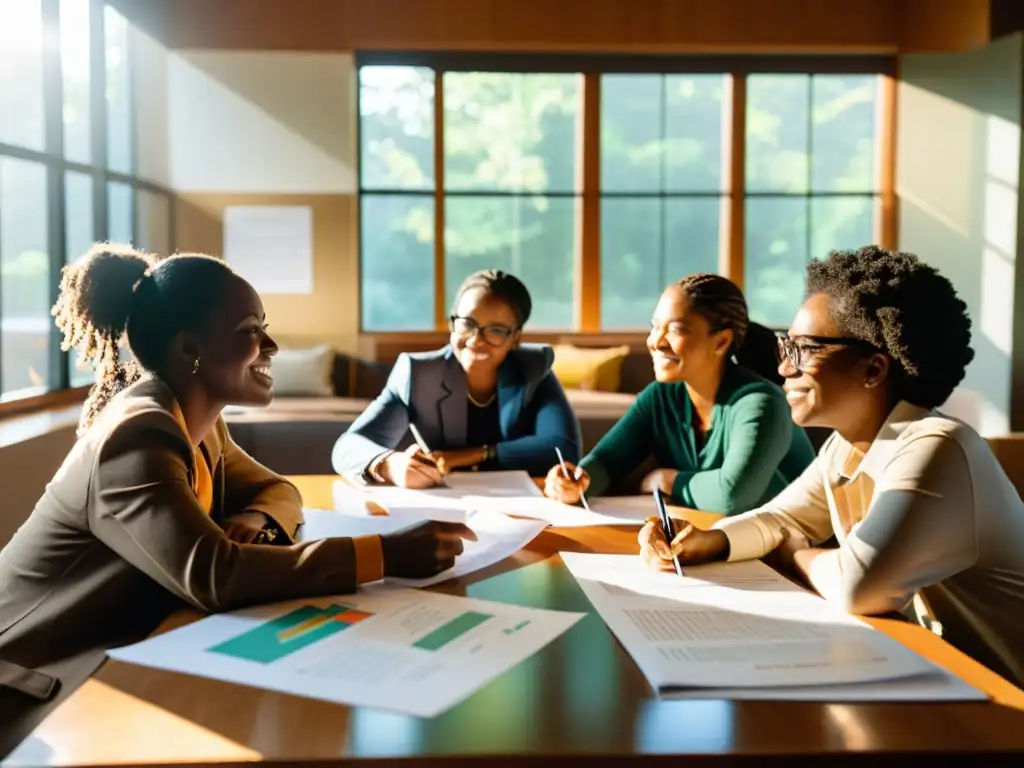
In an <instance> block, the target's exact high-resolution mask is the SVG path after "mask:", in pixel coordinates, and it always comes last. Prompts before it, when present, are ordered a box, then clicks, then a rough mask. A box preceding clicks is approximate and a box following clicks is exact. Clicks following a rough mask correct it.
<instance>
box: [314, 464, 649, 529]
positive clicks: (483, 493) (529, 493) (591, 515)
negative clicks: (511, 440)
mask: <svg viewBox="0 0 1024 768" xmlns="http://www.w3.org/2000/svg"><path fill="white" fill-rule="evenodd" d="M445 480H446V482H447V483H448V487H447V488H430V489H426V490H410V489H408V488H397V487H394V486H368V487H366V488H358V489H357V488H354V487H352V486H351V485H349V484H347V483H344V482H342V481H338V482H337V483H335V487H334V502H335V506H336V507H337V508H338V509H339V510H341V511H354V512H355V513H356V514H372V512H373V505H379V506H380V507H382V508H384V509H386V510H387V512H388V514H390V515H404V516H406V517H409V518H416V519H420V520H447V521H454V522H464V521H465V520H466V519H467V515H469V514H470V513H472V512H475V511H480V510H487V511H491V512H500V513H502V514H506V515H511V516H515V517H524V518H530V519H534V520H543V521H544V522H546V523H547V524H548V525H552V526H555V527H556V528H581V527H586V526H594V525H639V524H641V523H643V521H644V518H646V517H647V516H648V515H651V514H655V513H656V511H655V509H654V502H653V500H652V499H651V497H648V496H640V497H632V496H631V497H608V498H595V499H592V500H589V501H590V507H591V511H589V512H588V511H587V510H586V509H583V508H582V507H577V506H572V505H569V504H562V503H560V502H557V501H554V500H552V499H548V498H546V497H545V496H544V495H543V494H542V493H541V492H540V490H539V489H538V488H537V486H536V484H535V483H534V482H533V480H532V479H531V478H530V476H529V475H528V474H526V473H525V472H514V471H505V472H456V473H453V474H450V475H448V476H446V478H445Z"/></svg>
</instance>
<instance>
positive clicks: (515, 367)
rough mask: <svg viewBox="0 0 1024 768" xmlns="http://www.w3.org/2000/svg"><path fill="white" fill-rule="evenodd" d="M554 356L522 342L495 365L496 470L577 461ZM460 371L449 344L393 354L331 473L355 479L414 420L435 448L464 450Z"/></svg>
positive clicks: (575, 427) (397, 445)
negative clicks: (386, 372)
mask: <svg viewBox="0 0 1024 768" xmlns="http://www.w3.org/2000/svg"><path fill="white" fill-rule="evenodd" d="M554 359H555V354H554V351H553V350H552V349H551V347H550V346H548V345H546V344H523V345H521V346H519V347H517V348H516V349H513V350H512V351H511V352H509V354H508V357H507V358H505V362H503V363H502V364H501V368H500V369H498V391H497V396H498V408H499V413H500V418H501V434H502V437H503V440H502V442H500V443H498V444H497V445H496V446H495V449H496V452H497V463H498V465H499V467H500V468H501V469H519V470H525V471H526V472H529V473H530V474H531V475H533V476H540V475H544V474H546V473H547V471H548V469H550V468H551V466H552V465H553V464H554V463H556V462H557V458H556V456H555V447H556V446H557V447H558V448H559V449H561V451H562V453H563V454H564V456H565V458H566V460H567V461H571V462H574V463H575V462H577V461H579V458H580V454H581V445H582V439H581V437H580V426H579V422H578V421H577V420H576V414H575V413H574V412H573V410H572V406H570V405H569V401H568V400H567V399H566V396H565V391H564V390H563V389H562V385H561V384H560V383H559V381H558V379H557V378H555V375H554V374H553V373H552V372H551V364H552V363H553V362H554ZM467 395H468V391H467V388H466V374H465V372H464V371H463V370H462V366H461V365H459V361H458V360H457V359H456V358H455V355H454V351H453V350H452V348H451V347H450V346H446V347H444V348H443V349H439V350H435V351H433V352H420V353H415V354H402V355H399V357H398V360H396V361H395V366H394V368H392V370H391V375H390V376H389V377H388V382H387V384H386V385H385V387H384V391H383V392H381V394H380V395H379V396H378V397H377V399H376V400H374V401H373V402H372V403H371V404H370V406H369V407H368V408H367V409H366V410H365V411H364V412H363V413H362V414H361V415H360V416H359V418H358V419H356V421H355V422H354V423H353V424H352V426H351V427H349V429H348V431H347V432H345V434H343V435H342V436H341V437H340V438H338V442H337V443H335V445H334V451H333V453H332V455H331V462H332V464H333V465H334V471H335V472H337V473H338V474H342V475H345V476H346V477H349V478H351V479H361V478H362V476H363V473H364V471H365V470H366V468H367V467H368V466H369V464H370V462H372V461H373V459H374V458H376V457H377V456H379V455H381V454H382V453H385V452H387V451H391V450H399V449H402V448H404V447H406V446H408V445H409V444H410V443H411V442H412V438H411V436H410V435H409V423H410V422H414V423H415V424H416V427H417V428H418V429H419V430H420V433H421V434H422V435H423V439H424V440H425V441H426V442H427V444H428V445H429V446H430V447H431V448H432V449H435V450H439V451H441V450H456V449H459V448H467V447H471V446H468V445H467V443H466V439H467V430H468V427H467V422H468V413H467V411H468V398H467Z"/></svg>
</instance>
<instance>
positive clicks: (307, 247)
mask: <svg viewBox="0 0 1024 768" xmlns="http://www.w3.org/2000/svg"><path fill="white" fill-rule="evenodd" d="M224 258H225V260H226V261H227V262H228V263H229V264H230V265H231V266H232V268H234V270H235V271H236V272H238V274H239V275H241V276H242V277H244V278H245V279H246V280H248V281H249V283H251V284H252V287H253V288H255V289H256V291H257V292H258V293H292V294H295V293H298V294H308V293H312V292H313V209H312V208H310V207H308V206H302V205H291V206H273V205H232V206H228V207H227V208H225V209H224Z"/></svg>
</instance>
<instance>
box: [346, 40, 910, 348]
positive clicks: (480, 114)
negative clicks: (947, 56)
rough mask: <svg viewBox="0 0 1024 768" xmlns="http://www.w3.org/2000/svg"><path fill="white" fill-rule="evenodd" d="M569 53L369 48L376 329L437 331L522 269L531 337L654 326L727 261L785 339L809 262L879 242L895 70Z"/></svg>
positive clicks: (366, 184) (366, 243) (759, 313)
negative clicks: (674, 295) (472, 292)
mask: <svg viewBox="0 0 1024 768" xmlns="http://www.w3.org/2000/svg"><path fill="white" fill-rule="evenodd" d="M575 61H576V59H574V58H573V57H568V56H562V57H548V58H547V59H544V60H543V61H541V60H538V59H537V57H530V56H526V55H522V56H517V55H498V54H496V55H492V56H486V57H481V56H473V55H465V56H463V55H458V54H437V55H429V54H424V55H417V56H411V55H405V56H397V55H396V56H389V55H387V54H367V55H364V56H362V57H361V60H360V62H359V64H360V66H359V86H360V89H359V109H360V121H359V131H360V209H361V228H360V232H361V263H362V269H361V275H362V278H361V280H362V286H361V297H362V301H361V308H362V328H363V330H364V331H368V332H375V331H424V330H440V329H442V328H443V327H444V322H445V318H446V315H447V313H448V308H449V306H450V304H451V301H452V299H453V297H454V293H455V290H456V288H457V287H458V285H459V283H460V282H461V281H462V280H463V279H464V278H465V277H466V276H467V275H468V274H470V273H471V272H473V271H476V270H479V269H486V268H498V269H504V270H508V271H511V272H513V273H514V274H516V275H518V276H519V277H520V278H522V279H523V281H524V282H525V283H526V285H527V286H528V287H529V289H530V292H531V294H532V296H533V300H534V315H533V318H532V319H531V323H530V329H531V330H535V331H544V330H578V331H591V332H592V331H600V330H609V331H615V330H621V331H635V330H640V329H643V328H644V327H645V326H646V325H647V324H648V323H649V321H650V317H651V312H652V310H653V308H654V304H655V303H656V301H657V298H658V296H659V295H660V293H661V291H662V290H663V289H664V287H665V286H666V285H667V284H669V283H671V282H673V281H675V280H677V279H679V278H680V277H682V276H684V275H686V274H689V273H693V272H716V271H721V272H723V273H725V274H726V275H728V276H729V277H732V278H733V279H734V280H736V281H737V282H738V283H740V284H741V286H742V287H743V288H744V290H745V292H746V294H747V298H748V301H749V303H750V311H751V315H752V317H753V319H755V320H757V321H760V322H762V323H765V324H768V325H772V326H780V327H781V326H785V325H787V324H788V323H789V322H790V320H791V319H792V316H793V313H794V311H795V309H796V306H797V305H798V303H799V301H800V297H801V295H802V292H803V274H804V267H805V265H806V263H807V261H808V260H809V259H810V258H812V257H814V256H824V255H825V254H827V253H828V251H829V250H831V249H834V248H848V247H856V246H860V245H866V244H869V243H872V242H876V241H877V240H878V236H877V234H876V232H880V231H882V230H883V228H882V227H881V226H880V221H879V216H878V211H879V210H880V208H881V205H880V202H879V201H880V197H881V195H883V194H884V193H885V190H883V189H881V187H880V183H879V176H880V174H879V173H878V170H879V169H878V161H877V157H878V156H879V150H880V148H881V142H882V141H883V137H884V136H885V135H886V133H885V131H883V127H884V126H885V125H886V121H885V119H884V118H885V115H884V114H883V109H882V106H883V105H882V100H881V99H880V98H879V95H878V94H879V92H880V88H881V85H882V83H883V82H885V78H886V77H887V76H891V74H890V73H889V70H890V69H891V61H889V60H887V59H884V58H877V57H873V58H849V59H844V58H842V57H833V58H831V59H821V60H815V59H812V58H804V59H800V58H797V57H774V58H772V57H759V58H756V59H754V58H742V57H740V58H731V59H728V60H726V59H722V61H721V65H720V67H716V66H715V62H714V60H711V59H709V58H708V57H704V58H692V59H687V58H684V57H681V58H676V59H671V58H661V59H657V60H655V59H643V58H641V59H623V58H614V59H601V58H597V59H595V58H593V57H583V58H580V59H579V65H578V67H574V66H573V64H574V62H575ZM546 63H552V64H553V65H554V66H552V67H551V68H550V69H547V68H546V66H545V64H546ZM488 64H492V65H493V66H488ZM688 65H690V66H691V67H692V71H688V70H687V66H688ZM716 69H717V71H716ZM801 70H802V71H801ZM888 140H891V137H890V139H888ZM740 224H742V225H743V226H740ZM889 230H890V231H891V227H890V228H889ZM882 245H886V246H890V247H891V246H894V245H895V243H882Z"/></svg>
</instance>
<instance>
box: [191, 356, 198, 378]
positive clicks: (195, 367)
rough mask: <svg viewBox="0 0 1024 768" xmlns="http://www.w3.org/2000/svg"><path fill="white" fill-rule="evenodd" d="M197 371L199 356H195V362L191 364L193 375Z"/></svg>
mask: <svg viewBox="0 0 1024 768" xmlns="http://www.w3.org/2000/svg"><path fill="white" fill-rule="evenodd" d="M197 373H199V358H198V357H197V358H196V361H195V363H193V364H192V375H193V376H195V375H196V374H197Z"/></svg>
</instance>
